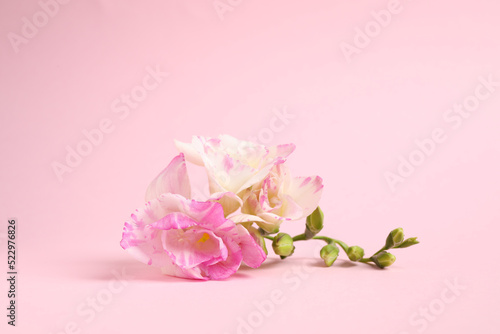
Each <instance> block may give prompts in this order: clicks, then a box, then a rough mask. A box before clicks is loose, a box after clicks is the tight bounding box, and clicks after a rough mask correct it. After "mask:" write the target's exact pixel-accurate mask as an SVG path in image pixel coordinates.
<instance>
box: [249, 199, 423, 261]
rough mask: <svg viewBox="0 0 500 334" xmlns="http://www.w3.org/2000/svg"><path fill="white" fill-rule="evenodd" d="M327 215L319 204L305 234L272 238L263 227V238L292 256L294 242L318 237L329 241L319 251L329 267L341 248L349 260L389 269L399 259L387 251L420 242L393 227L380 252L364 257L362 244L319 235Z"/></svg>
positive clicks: (275, 247)
mask: <svg viewBox="0 0 500 334" xmlns="http://www.w3.org/2000/svg"><path fill="white" fill-rule="evenodd" d="M323 221H324V214H323V211H321V209H320V207H317V208H316V210H314V211H313V212H312V213H311V214H310V215H309V216H308V217H307V219H306V228H305V231H304V233H302V234H299V235H297V236H295V237H292V236H290V235H289V234H286V233H278V234H277V235H276V236H274V237H271V236H269V235H267V233H266V232H265V231H263V230H260V232H259V231H258V232H259V233H261V236H260V238H262V240H264V239H263V238H264V237H262V234H263V235H265V238H267V239H270V240H272V241H273V250H274V252H275V253H276V254H277V255H279V256H280V257H281V259H285V258H287V257H289V256H291V255H292V254H293V252H294V250H295V245H294V242H296V241H301V240H310V239H317V240H323V241H325V242H326V243H327V244H326V245H325V246H323V248H321V250H320V257H321V258H322V259H323V261H324V262H325V265H326V266H327V267H330V266H332V265H333V264H334V263H335V261H336V260H337V258H338V256H339V253H340V248H342V249H343V250H344V252H345V253H346V255H347V257H348V258H349V260H351V261H353V262H361V263H372V264H375V265H376V266H377V267H379V268H386V267H389V266H390V265H392V264H393V263H394V262H395V261H396V257H395V256H394V255H393V254H391V253H389V252H387V251H388V250H389V249H396V248H407V247H410V246H413V245H416V244H418V243H419V242H418V240H417V238H416V237H412V238H408V239H405V237H404V232H403V229H402V228H396V229H394V230H392V231H391V232H390V233H389V235H388V236H387V238H386V241H385V245H384V247H382V248H381V249H380V250H379V251H377V252H375V253H374V254H373V255H372V256H370V257H365V251H364V249H363V248H361V247H359V246H348V245H347V244H346V243H345V242H343V241H340V240H337V239H333V238H329V237H326V236H318V235H317V234H318V233H319V232H321V230H322V229H323Z"/></svg>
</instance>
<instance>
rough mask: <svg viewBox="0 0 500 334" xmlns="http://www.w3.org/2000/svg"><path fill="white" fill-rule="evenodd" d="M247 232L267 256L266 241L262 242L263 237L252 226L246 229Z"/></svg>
mask: <svg viewBox="0 0 500 334" xmlns="http://www.w3.org/2000/svg"><path fill="white" fill-rule="evenodd" d="M247 230H248V232H249V233H250V235H251V236H252V237H253V238H254V240H255V241H256V242H257V244H258V245H259V246H260V247H262V249H263V250H264V253H266V255H267V247H266V241H265V240H264V236H263V235H262V233H261V232H260V231H259V230H258V229H256V228H255V227H253V226H249V227H247Z"/></svg>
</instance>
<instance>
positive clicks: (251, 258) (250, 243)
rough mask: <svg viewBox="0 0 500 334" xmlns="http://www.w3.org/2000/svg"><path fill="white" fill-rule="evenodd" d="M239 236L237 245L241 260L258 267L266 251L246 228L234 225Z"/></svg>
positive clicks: (250, 265)
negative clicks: (239, 249) (241, 256)
mask: <svg viewBox="0 0 500 334" xmlns="http://www.w3.org/2000/svg"><path fill="white" fill-rule="evenodd" d="M236 229H237V232H238V236H239V245H240V248H241V254H242V255H243V262H245V264H246V265H247V266H249V267H252V268H258V267H260V265H261V264H262V262H264V261H265V259H266V253H265V252H264V250H263V249H262V247H261V246H260V245H259V244H258V243H257V242H256V241H255V239H254V238H253V237H252V236H251V235H250V233H249V232H248V230H247V229H246V228H244V227H243V226H242V225H236Z"/></svg>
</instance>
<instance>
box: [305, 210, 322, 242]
mask: <svg viewBox="0 0 500 334" xmlns="http://www.w3.org/2000/svg"><path fill="white" fill-rule="evenodd" d="M323 219H324V215H323V211H321V208H320V207H319V206H318V207H317V208H316V210H314V211H313V212H312V213H311V214H310V215H309V216H307V219H306V231H305V235H306V239H311V238H312V237H314V236H315V235H316V234H318V233H319V231H321V229H322V228H323Z"/></svg>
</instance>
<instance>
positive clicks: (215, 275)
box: [200, 228, 243, 280]
mask: <svg viewBox="0 0 500 334" xmlns="http://www.w3.org/2000/svg"><path fill="white" fill-rule="evenodd" d="M216 234H217V235H218V236H219V237H220V238H221V239H222V240H223V242H224V245H225V246H226V247H227V250H228V254H227V258H226V260H225V261H221V262H217V263H215V264H213V265H205V264H201V265H200V269H201V270H202V271H203V272H204V273H205V275H206V276H207V277H208V278H210V279H214V280H220V279H225V278H228V277H229V276H231V275H232V274H234V273H235V272H236V271H237V270H238V268H239V267H240V265H241V261H242V260H243V254H242V252H241V248H240V246H239V244H238V240H239V235H238V231H237V229H235V228H233V229H231V230H230V231H217V232H216Z"/></svg>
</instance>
